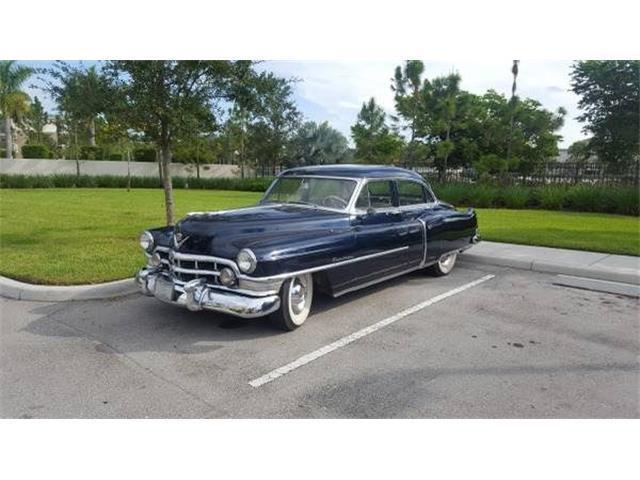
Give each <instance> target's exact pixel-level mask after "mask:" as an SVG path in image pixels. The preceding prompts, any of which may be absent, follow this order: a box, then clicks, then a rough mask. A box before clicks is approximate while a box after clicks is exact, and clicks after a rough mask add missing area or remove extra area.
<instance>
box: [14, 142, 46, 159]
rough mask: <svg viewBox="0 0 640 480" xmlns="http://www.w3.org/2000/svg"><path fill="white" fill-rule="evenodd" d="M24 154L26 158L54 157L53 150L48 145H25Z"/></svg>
mask: <svg viewBox="0 0 640 480" xmlns="http://www.w3.org/2000/svg"><path fill="white" fill-rule="evenodd" d="M21 150H22V156H23V157H24V158H52V157H53V152H52V151H51V149H50V148H49V146H48V145H35V144H32V145H23V146H22V148H21Z"/></svg>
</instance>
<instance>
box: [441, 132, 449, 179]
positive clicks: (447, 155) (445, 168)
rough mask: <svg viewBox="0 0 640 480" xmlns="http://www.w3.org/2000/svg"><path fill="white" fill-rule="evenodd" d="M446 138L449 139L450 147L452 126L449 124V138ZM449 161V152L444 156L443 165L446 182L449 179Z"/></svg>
mask: <svg viewBox="0 0 640 480" xmlns="http://www.w3.org/2000/svg"><path fill="white" fill-rule="evenodd" d="M446 138H447V145H448V144H449V140H451V124H449V125H448V126H447V137H446ZM448 160H449V151H448V150H447V153H445V154H444V159H443V162H442V164H443V165H442V166H443V169H442V170H443V172H444V177H445V180H446V177H447V161H448Z"/></svg>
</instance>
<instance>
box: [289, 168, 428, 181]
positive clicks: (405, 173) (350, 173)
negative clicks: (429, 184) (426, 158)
mask: <svg viewBox="0 0 640 480" xmlns="http://www.w3.org/2000/svg"><path fill="white" fill-rule="evenodd" d="M296 175H309V176H314V175H317V176H328V177H346V178H391V177H393V178H407V179H410V180H420V181H422V182H425V183H426V180H425V179H424V177H422V175H420V174H419V173H416V172H413V171H411V170H407V169H406V168H399V167H388V166H384V165H349V164H336V165H313V166H309V167H297V168H292V169H289V170H285V171H284V172H282V173H281V174H280V176H281V177H288V176H296Z"/></svg>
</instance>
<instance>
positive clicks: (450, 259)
mask: <svg viewBox="0 0 640 480" xmlns="http://www.w3.org/2000/svg"><path fill="white" fill-rule="evenodd" d="M457 258H458V252H451V253H447V254H446V255H443V256H441V257H440V259H439V260H438V261H437V262H436V263H434V264H433V265H431V266H430V267H429V268H428V271H429V273H431V274H432V275H435V276H436V277H443V276H445V275H448V274H449V273H450V272H451V270H453V267H454V266H455V264H456V260H457Z"/></svg>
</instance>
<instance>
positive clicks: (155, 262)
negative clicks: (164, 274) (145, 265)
mask: <svg viewBox="0 0 640 480" xmlns="http://www.w3.org/2000/svg"><path fill="white" fill-rule="evenodd" d="M149 265H151V266H152V267H159V266H160V265H162V257H161V256H160V254H159V253H158V252H156V253H154V254H153V255H151V258H149Z"/></svg>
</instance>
